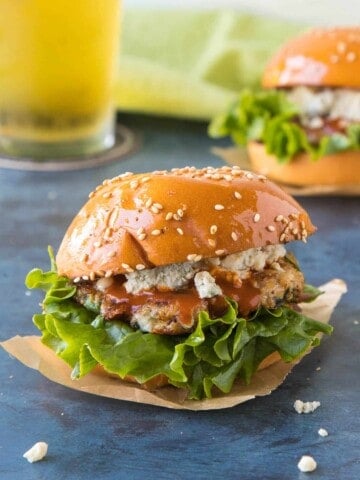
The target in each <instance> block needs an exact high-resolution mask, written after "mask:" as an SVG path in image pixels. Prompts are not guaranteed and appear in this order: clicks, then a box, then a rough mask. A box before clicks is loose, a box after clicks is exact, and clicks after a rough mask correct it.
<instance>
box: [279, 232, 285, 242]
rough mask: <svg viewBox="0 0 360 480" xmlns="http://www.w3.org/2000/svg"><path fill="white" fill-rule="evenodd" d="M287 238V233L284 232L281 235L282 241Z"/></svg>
mask: <svg viewBox="0 0 360 480" xmlns="http://www.w3.org/2000/svg"><path fill="white" fill-rule="evenodd" d="M285 238H286V235H285V233H282V234H281V235H280V238H279V240H280V242H283V241H284V240H285Z"/></svg>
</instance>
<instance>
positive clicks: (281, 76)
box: [210, 27, 360, 186]
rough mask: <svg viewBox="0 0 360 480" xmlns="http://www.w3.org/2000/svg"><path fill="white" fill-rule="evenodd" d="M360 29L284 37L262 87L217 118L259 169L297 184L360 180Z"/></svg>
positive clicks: (218, 126)
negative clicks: (282, 44) (284, 41)
mask: <svg viewBox="0 0 360 480" xmlns="http://www.w3.org/2000/svg"><path fill="white" fill-rule="evenodd" d="M359 68H360V28H359V27H353V28H350V27H344V28H331V29H325V28H321V29H320V28H317V29H314V30H310V31H308V32H306V33H304V34H302V35H300V36H299V37H297V38H294V39H292V40H290V41H289V42H288V43H287V44H285V45H284V46H283V47H282V48H281V49H280V50H279V51H278V52H277V53H276V54H275V56H274V57H273V58H272V59H271V60H270V61H269V63H268V65H267V67H266V68H265V71H264V74H263V78H262V86H263V90H261V91H256V92H251V91H248V90H246V91H243V92H241V94H240V97H239V99H238V100H237V101H236V102H235V103H234V104H233V105H232V106H231V108H230V110H229V111H228V112H226V113H225V114H223V115H220V116H219V117H217V118H215V119H214V120H213V122H212V123H211V125H210V135H211V136H213V137H220V136H227V135H230V136H231V137H232V139H233V140H234V142H235V143H236V144H239V145H246V146H247V150H248V156H249V159H250V162H251V166H252V169H254V170H255V171H256V172H259V173H262V174H265V175H268V176H269V177H270V178H272V179H273V180H276V181H280V182H283V183H287V184H290V185H314V184H322V185H331V186H339V185H340V186H344V185H357V186H358V185H359V184H360V152H359V149H360V75H359V74H358V72H359Z"/></svg>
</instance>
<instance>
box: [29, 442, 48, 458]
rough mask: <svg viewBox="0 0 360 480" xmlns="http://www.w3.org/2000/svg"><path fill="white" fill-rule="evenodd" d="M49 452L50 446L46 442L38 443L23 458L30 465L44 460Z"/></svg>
mask: <svg viewBox="0 0 360 480" xmlns="http://www.w3.org/2000/svg"><path fill="white" fill-rule="evenodd" d="M47 451H48V444H47V443H45V442H37V443H35V445H33V446H32V447H31V448H30V449H29V450H28V451H27V452H25V453H24V455H23V457H24V458H26V460H27V461H28V462H30V463H33V462H38V461H39V460H42V459H43V458H44V457H45V456H46V454H47Z"/></svg>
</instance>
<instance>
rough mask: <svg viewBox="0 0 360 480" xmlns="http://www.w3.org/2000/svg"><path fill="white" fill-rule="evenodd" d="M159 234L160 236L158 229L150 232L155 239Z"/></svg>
mask: <svg viewBox="0 0 360 480" xmlns="http://www.w3.org/2000/svg"><path fill="white" fill-rule="evenodd" d="M160 234H161V230H158V229H155V230H153V231H152V232H151V235H154V236H155V237H156V236H157V235H160Z"/></svg>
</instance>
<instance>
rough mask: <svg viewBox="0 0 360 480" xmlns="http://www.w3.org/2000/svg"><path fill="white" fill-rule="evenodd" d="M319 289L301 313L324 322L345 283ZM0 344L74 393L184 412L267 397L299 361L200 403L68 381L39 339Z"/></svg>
mask: <svg viewBox="0 0 360 480" xmlns="http://www.w3.org/2000/svg"><path fill="white" fill-rule="evenodd" d="M320 289H321V290H322V291H324V294H323V295H321V296H320V297H318V298H317V299H316V300H315V301H314V302H312V303H309V304H303V305H302V310H303V313H304V314H305V315H308V316H309V317H311V318H314V319H316V320H319V321H321V322H326V323H327V322H328V321H329V319H330V316H331V314H332V312H333V310H334V308H335V307H336V305H337V304H338V302H339V301H340V298H341V296H342V295H343V294H344V293H345V292H346V291H347V289H346V284H345V282H344V281H343V280H339V279H335V280H332V281H330V282H328V283H326V284H325V285H322V286H321V287H320ZM0 345H1V346H2V347H3V348H4V349H5V350H6V351H7V352H8V353H10V354H11V355H12V356H14V357H15V358H17V359H18V360H20V362H22V363H23V364H24V365H26V366H28V367H30V368H34V369H35V370H38V371H39V372H40V373H42V374H43V375H44V376H45V377H47V378H49V379H50V380H52V381H54V382H56V383H60V384H61V385H64V386H67V387H70V388H73V389H75V390H79V391H81V392H87V393H93V394H95V395H100V396H103V397H109V398H115V399H119V400H129V401H132V402H139V403H148V404H152V405H157V406H161V407H167V408H174V409H185V410H213V409H220V408H228V407H232V406H234V405H237V404H239V403H243V402H246V401H247V400H251V399H252V398H254V397H257V396H263V395H268V394H269V393H271V392H272V390H274V389H275V388H276V387H278V386H279V385H280V384H281V383H282V382H283V380H284V379H285V377H286V376H287V375H288V373H289V372H290V371H291V370H292V368H293V367H294V366H295V365H296V364H297V363H298V362H299V361H300V360H297V361H296V362H292V363H284V362H282V361H278V362H276V363H274V364H273V365H271V366H270V367H267V368H265V369H264V370H261V371H258V372H257V373H256V374H255V375H254V376H253V378H252V380H251V384H250V385H244V384H243V383H242V382H238V383H236V384H235V385H234V387H233V389H232V391H231V392H230V393H229V394H227V395H223V394H222V395H219V396H216V397H215V398H210V399H205V400H201V401H199V400H187V399H186V391H185V390H180V389H177V388H175V387H171V386H168V387H163V388H159V389H157V390H155V391H152V392H150V391H147V390H144V389H142V388H141V387H140V386H137V385H134V384H131V383H127V382H124V381H121V380H118V379H115V378H110V377H108V376H106V375H105V374H104V373H101V372H97V371H94V372H92V373H90V374H88V375H86V376H85V377H84V378H81V379H80V380H71V378H70V372H71V369H70V368H69V367H68V366H67V364H65V363H64V362H63V360H61V359H60V358H58V357H57V356H56V355H55V353H54V352H53V351H52V350H50V349H49V348H48V347H46V346H45V345H43V344H42V343H41V341H40V337H36V336H29V337H20V336H16V337H13V338H10V339H9V340H6V341H5V342H2V343H0Z"/></svg>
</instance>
